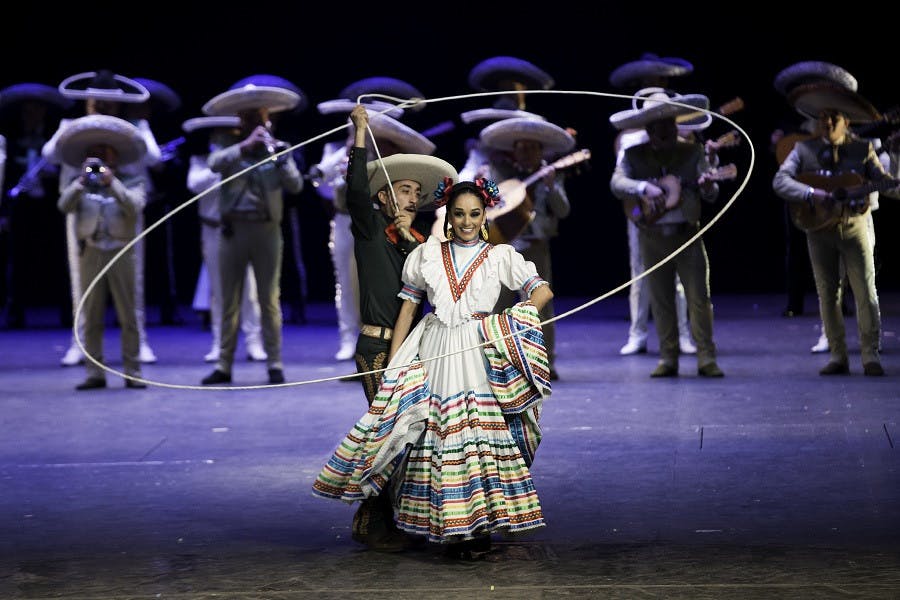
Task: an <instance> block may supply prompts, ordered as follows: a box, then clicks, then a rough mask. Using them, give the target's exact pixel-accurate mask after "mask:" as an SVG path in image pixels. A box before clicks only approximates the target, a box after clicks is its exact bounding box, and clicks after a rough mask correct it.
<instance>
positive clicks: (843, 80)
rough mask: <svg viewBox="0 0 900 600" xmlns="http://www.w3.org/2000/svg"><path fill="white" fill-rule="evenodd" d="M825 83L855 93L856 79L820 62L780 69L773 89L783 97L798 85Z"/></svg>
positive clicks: (843, 70)
mask: <svg viewBox="0 0 900 600" xmlns="http://www.w3.org/2000/svg"><path fill="white" fill-rule="evenodd" d="M818 82H827V83H833V84H835V85H839V86H841V87H844V88H847V89H848V90H851V91H854V92H855V91H856V90H857V87H858V83H857V81H856V77H854V76H853V75H851V74H850V73H849V72H848V71H847V70H846V69H844V68H843V67H840V66H838V65H835V64H832V63H829V62H822V61H820V60H806V61H802V62H798V63H794V64H792V65H791V66H789V67H786V68H784V69H782V70H781V71H780V72H779V73H778V75H776V76H775V82H774V85H775V89H776V90H777V91H778V93H780V94H782V95H783V96H787V95H788V94H789V93H790V92H791V90H793V89H794V88H795V87H797V86H799V85H805V84H807V83H818Z"/></svg>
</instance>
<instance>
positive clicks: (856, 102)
mask: <svg viewBox="0 0 900 600" xmlns="http://www.w3.org/2000/svg"><path fill="white" fill-rule="evenodd" d="M788 102H789V103H790V104H791V106H793V107H794V109H795V110H796V111H797V112H798V113H800V114H801V115H803V116H804V117H807V118H810V119H818V118H819V113H821V112H822V111H823V110H837V111H840V112H842V113H844V114H845V115H847V118H848V119H850V120H851V121H852V122H853V123H871V122H872V121H877V120H879V119H881V113H879V112H878V109H877V108H875V107H874V106H873V105H872V104H871V103H870V102H869V101H868V100H866V99H865V98H863V97H862V96H860V95H859V94H858V93H856V92H854V91H853V90H850V89H847V88H845V87H843V86H840V85H835V84H833V83H825V82H819V83H807V84H806V85H801V86H799V87H796V88H794V89H793V90H792V91H791V92H790V93H789V94H788Z"/></svg>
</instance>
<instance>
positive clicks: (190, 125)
mask: <svg viewBox="0 0 900 600" xmlns="http://www.w3.org/2000/svg"><path fill="white" fill-rule="evenodd" d="M240 126H241V119H240V117H237V116H234V115H228V116H223V117H194V118H193V119H188V120H186V121H185V122H184V123H182V124H181V129H182V130H183V131H184V132H185V133H193V132H194V131H199V130H201V129H216V128H220V127H225V128H229V129H230V128H238V127H240Z"/></svg>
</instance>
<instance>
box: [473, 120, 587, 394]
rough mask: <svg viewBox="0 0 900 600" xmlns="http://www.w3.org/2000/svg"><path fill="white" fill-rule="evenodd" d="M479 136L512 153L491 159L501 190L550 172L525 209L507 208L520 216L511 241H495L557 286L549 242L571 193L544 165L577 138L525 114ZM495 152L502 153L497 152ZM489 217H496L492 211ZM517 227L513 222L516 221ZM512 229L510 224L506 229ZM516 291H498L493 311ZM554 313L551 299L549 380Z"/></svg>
mask: <svg viewBox="0 0 900 600" xmlns="http://www.w3.org/2000/svg"><path fill="white" fill-rule="evenodd" d="M479 140H480V142H481V143H482V145H483V146H486V147H488V148H496V149H498V150H502V151H505V152H507V153H508V156H509V157H511V160H503V161H498V160H494V161H491V162H490V163H489V170H490V178H491V179H493V180H494V181H496V182H498V183H501V190H502V189H503V188H504V187H506V186H504V185H503V182H507V181H509V180H527V179H528V177H529V176H530V175H532V174H533V173H535V172H537V171H541V170H544V171H545V172H546V174H545V175H544V176H543V177H541V178H540V179H538V180H537V181H535V182H534V183H533V184H532V185H529V186H528V187H527V189H526V194H525V197H524V198H523V199H522V204H521V205H520V207H515V208H516V209H518V208H521V210H516V209H514V210H510V208H513V207H509V206H506V207H505V210H506V212H505V216H506V218H507V220H515V218H516V217H521V218H520V220H519V223H518V226H513V227H512V231H514V232H515V231H516V230H517V231H518V233H517V234H514V235H511V236H506V237H507V238H509V239H500V240H497V241H501V242H506V243H509V244H511V245H512V246H513V247H514V248H515V249H516V250H518V251H519V252H521V253H522V255H523V256H524V257H525V259H526V260H529V261H531V262H533V263H534V265H535V267H537V272H538V275H540V276H541V277H542V278H543V279H544V280H545V281H547V282H548V283H550V286H551V287H552V286H553V268H552V261H551V254H550V240H552V239H553V238H554V237H556V235H557V233H558V231H559V220H560V219H564V218H566V217H567V216H569V211H570V208H571V207H570V205H569V197H568V195H567V194H566V188H565V180H564V178H563V177H562V176H559V175H558V174H557V172H556V170H555V169H546V167H547V166H548V160H552V159H554V158H556V157H558V156H559V155H561V154H563V153H565V152H569V151H570V150H572V149H573V148H574V147H575V138H574V136H573V135H572V134H571V133H570V132H569V131H567V130H566V129H563V128H562V127H560V126H558V125H554V124H553V123H550V122H549V121H544V120H540V119H533V118H527V117H517V118H512V119H504V120H502V121H498V122H496V123H493V124H492V125H489V126H487V127H485V128H484V129H483V130H482V131H481V135H480V136H479ZM492 156H503V155H502V154H494V155H492ZM488 218H489V219H491V218H492V215H491V214H490V213H488ZM513 225H515V223H513ZM490 227H491V229H492V230H494V233H493V235H494V238H492V239H491V241H492V242H494V240H496V239H497V238H496V235H497V233H498V232H499V230H500V229H501V226H500V224H498V222H497V220H496V219H493V221H492V223H491V225H490ZM504 229H506V230H507V231H510V230H509V229H507V228H504ZM519 300H520V298H518V297H517V296H516V295H515V293H513V292H508V291H507V292H505V293H501V294H500V299H499V300H498V302H497V306H496V307H495V311H497V310H503V309H505V308H507V307H509V306H512V305H513V304H515V303H516V302H518V301H519ZM554 315H555V312H554V310H553V302H552V301H551V302H548V303H547V304H546V306H545V307H544V309H543V310H541V313H540V316H541V321H542V322H543V323H544V325H543V331H544V342H545V344H546V346H547V359H548V361H549V367H550V379H554V380H555V379H558V375H557V373H556V369H555V368H554V359H555V357H556V353H555V339H556V327H555V324H554V323H546V321H547V320H549V319H552V318H553V317H554Z"/></svg>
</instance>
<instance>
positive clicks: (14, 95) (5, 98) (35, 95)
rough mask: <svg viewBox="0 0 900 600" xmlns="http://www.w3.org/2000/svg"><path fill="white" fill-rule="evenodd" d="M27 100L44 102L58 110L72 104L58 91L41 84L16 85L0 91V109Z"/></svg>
mask: <svg viewBox="0 0 900 600" xmlns="http://www.w3.org/2000/svg"><path fill="white" fill-rule="evenodd" d="M28 100H36V101H38V102H44V103H46V104H49V105H52V106H54V107H56V108H60V109H67V108H69V107H71V106H72V104H74V103H73V102H72V101H71V100H69V99H68V98H66V97H64V96H63V95H62V94H60V93H59V90H58V89H56V88H55V87H53V86H50V85H45V84H43V83H16V84H13V85H11V86H9V87H5V88H3V89H2V90H0V108H4V107H7V106H10V105H13V104H16V103H18V102H26V101H28Z"/></svg>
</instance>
